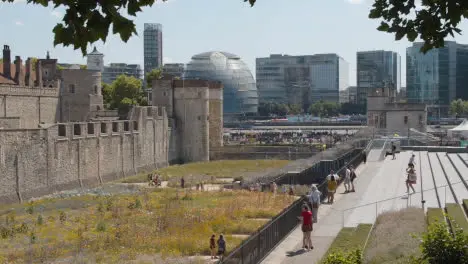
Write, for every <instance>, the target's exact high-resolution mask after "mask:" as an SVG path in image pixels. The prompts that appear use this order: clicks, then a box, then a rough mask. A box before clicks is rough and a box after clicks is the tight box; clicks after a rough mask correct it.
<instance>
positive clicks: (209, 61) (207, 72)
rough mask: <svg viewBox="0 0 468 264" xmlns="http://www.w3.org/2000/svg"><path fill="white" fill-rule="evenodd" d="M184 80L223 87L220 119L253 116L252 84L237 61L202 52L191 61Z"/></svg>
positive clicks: (230, 56) (246, 69)
mask: <svg viewBox="0 0 468 264" xmlns="http://www.w3.org/2000/svg"><path fill="white" fill-rule="evenodd" d="M184 79H188V80H189V79H203V80H210V81H219V82H221V83H222V84H223V85H224V89H223V98H224V99H223V112H224V115H233V114H234V115H237V114H246V113H257V110H258V94H257V87H256V86H255V80H254V78H253V75H252V73H251V72H250V70H249V67H248V66H247V64H245V63H244V62H243V61H242V60H241V58H240V57H239V56H237V55H234V54H231V53H227V52H219V51H214V52H205V53H201V54H198V55H195V56H193V57H192V60H191V61H190V62H189V63H188V64H187V67H186V70H185V73H184Z"/></svg>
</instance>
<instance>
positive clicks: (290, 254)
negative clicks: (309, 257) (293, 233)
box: [286, 248, 307, 257]
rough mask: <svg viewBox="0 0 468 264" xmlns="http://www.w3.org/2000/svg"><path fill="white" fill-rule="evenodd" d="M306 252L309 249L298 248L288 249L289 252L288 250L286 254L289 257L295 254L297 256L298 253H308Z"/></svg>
mask: <svg viewBox="0 0 468 264" xmlns="http://www.w3.org/2000/svg"><path fill="white" fill-rule="evenodd" d="M306 252H307V251H306V250H305V249H303V248H301V249H298V250H296V251H288V252H286V256H288V257H294V256H297V255H301V254H304V253H306Z"/></svg>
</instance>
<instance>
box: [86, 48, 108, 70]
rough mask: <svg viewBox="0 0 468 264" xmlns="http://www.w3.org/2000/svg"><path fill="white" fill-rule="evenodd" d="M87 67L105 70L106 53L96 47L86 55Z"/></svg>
mask: <svg viewBox="0 0 468 264" xmlns="http://www.w3.org/2000/svg"><path fill="white" fill-rule="evenodd" d="M86 68H87V69H88V70H93V71H100V72H103V71H104V54H102V53H101V52H99V51H98V50H97V49H96V47H94V49H93V51H92V52H91V53H88V54H87V55H86Z"/></svg>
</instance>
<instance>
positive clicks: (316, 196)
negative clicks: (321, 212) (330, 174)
mask: <svg viewBox="0 0 468 264" xmlns="http://www.w3.org/2000/svg"><path fill="white" fill-rule="evenodd" d="M321 198H322V193H321V192H320V191H319V190H318V189H317V186H315V185H312V191H311V192H310V195H309V203H310V206H311V208H312V219H313V222H314V223H317V221H318V209H319V207H320V200H321Z"/></svg>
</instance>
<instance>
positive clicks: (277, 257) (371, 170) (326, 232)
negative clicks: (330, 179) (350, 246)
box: [262, 162, 382, 264]
mask: <svg viewBox="0 0 468 264" xmlns="http://www.w3.org/2000/svg"><path fill="white" fill-rule="evenodd" d="M381 165H382V162H368V163H367V164H364V165H361V166H359V167H358V168H357V170H356V172H357V175H358V178H357V180H356V181H357V182H356V192H355V193H348V194H344V186H343V185H340V186H339V187H338V190H337V193H336V195H335V203H334V204H333V206H332V205H329V204H322V205H321V206H320V209H319V213H318V214H319V216H318V223H317V224H315V225H314V231H313V232H312V240H313V241H312V243H313V245H314V249H313V250H311V251H309V252H306V251H304V250H302V249H301V247H302V241H301V240H302V231H301V228H300V226H298V227H297V228H296V229H294V231H293V232H292V233H291V234H290V235H289V236H288V237H286V238H285V240H283V242H282V243H280V244H279V245H278V246H277V247H276V248H275V250H274V251H273V252H272V253H271V254H270V255H268V256H267V257H266V258H265V260H264V261H263V262H262V264H278V263H283V264H302V263H304V264H312V263H317V262H318V261H319V260H320V259H321V258H322V257H323V255H325V253H326V251H327V250H328V248H329V246H330V244H331V243H332V242H333V239H335V237H336V235H337V234H338V232H339V231H340V229H341V228H342V227H343V220H344V219H343V213H342V210H343V209H346V208H350V207H352V206H355V205H356V204H359V203H360V200H361V197H362V193H363V192H364V191H365V190H366V189H367V188H368V186H369V184H370V183H371V181H372V179H373V178H374V177H373V176H374V175H376V174H377V173H378V172H379V170H380V167H381ZM374 214H375V213H374Z"/></svg>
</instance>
